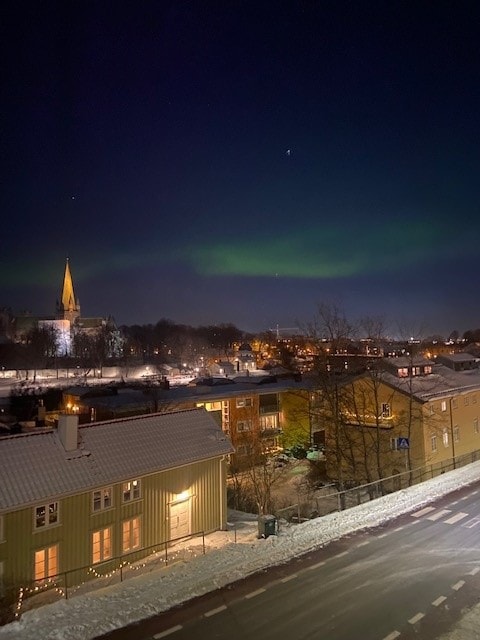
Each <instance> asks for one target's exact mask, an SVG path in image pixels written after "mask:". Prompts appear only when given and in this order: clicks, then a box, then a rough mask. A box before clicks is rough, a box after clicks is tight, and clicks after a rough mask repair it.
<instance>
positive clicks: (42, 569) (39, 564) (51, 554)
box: [34, 544, 58, 580]
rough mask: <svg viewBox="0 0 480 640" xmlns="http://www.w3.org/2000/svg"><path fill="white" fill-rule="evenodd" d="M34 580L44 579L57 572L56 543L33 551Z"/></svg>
mask: <svg viewBox="0 0 480 640" xmlns="http://www.w3.org/2000/svg"><path fill="white" fill-rule="evenodd" d="M34 563H35V567H34V576H35V580H46V579H47V578H52V577H53V576H56V575H57V574H58V544H54V545H52V546H51V547H46V548H45V549H39V550H38V551H35V559H34Z"/></svg>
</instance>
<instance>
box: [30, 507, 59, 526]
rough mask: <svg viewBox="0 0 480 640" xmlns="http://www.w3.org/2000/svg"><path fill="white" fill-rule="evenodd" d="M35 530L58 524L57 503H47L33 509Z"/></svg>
mask: <svg viewBox="0 0 480 640" xmlns="http://www.w3.org/2000/svg"><path fill="white" fill-rule="evenodd" d="M34 514H35V515H34V517H35V529H42V528H43V527H51V526H52V525H55V524H57V523H58V502H49V503H48V504H42V505H40V506H38V507H34Z"/></svg>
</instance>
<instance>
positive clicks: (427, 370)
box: [423, 364, 432, 375]
mask: <svg viewBox="0 0 480 640" xmlns="http://www.w3.org/2000/svg"><path fill="white" fill-rule="evenodd" d="M423 373H424V374H425V375H428V374H430V373H432V367H431V365H429V364H427V365H425V367H424V369H423Z"/></svg>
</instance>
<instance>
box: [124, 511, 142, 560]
mask: <svg viewBox="0 0 480 640" xmlns="http://www.w3.org/2000/svg"><path fill="white" fill-rule="evenodd" d="M141 534H142V526H141V520H140V516H135V517H134V518H129V519H128V520H124V521H123V522H122V552H123V553H129V552H130V551H135V550H136V549H140V548H141Z"/></svg>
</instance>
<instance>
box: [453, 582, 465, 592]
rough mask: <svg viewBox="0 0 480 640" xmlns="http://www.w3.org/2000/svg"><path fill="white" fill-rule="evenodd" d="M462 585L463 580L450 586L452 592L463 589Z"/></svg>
mask: <svg viewBox="0 0 480 640" xmlns="http://www.w3.org/2000/svg"><path fill="white" fill-rule="evenodd" d="M464 584H465V580H459V581H458V582H456V583H455V584H452V589H453V590H454V591H458V590H459V589H461V588H462V587H463V585H464Z"/></svg>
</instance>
